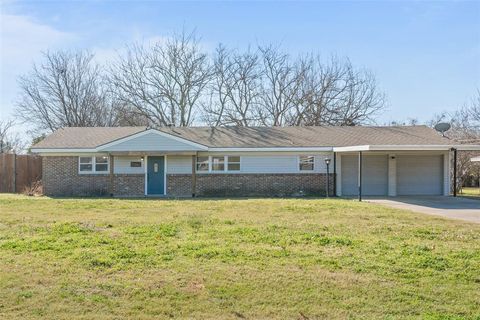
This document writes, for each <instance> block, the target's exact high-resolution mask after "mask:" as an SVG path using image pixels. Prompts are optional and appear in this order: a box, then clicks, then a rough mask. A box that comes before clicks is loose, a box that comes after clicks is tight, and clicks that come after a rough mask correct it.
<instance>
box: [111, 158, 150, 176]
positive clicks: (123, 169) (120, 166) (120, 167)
mask: <svg viewBox="0 0 480 320" xmlns="http://www.w3.org/2000/svg"><path fill="white" fill-rule="evenodd" d="M131 161H141V157H140V156H136V157H117V156H115V157H114V159H113V172H114V173H115V174H142V173H145V167H144V161H141V163H142V166H141V167H133V168H132V167H131V166H130V162H131Z"/></svg>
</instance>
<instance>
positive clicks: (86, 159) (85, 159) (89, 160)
mask: <svg viewBox="0 0 480 320" xmlns="http://www.w3.org/2000/svg"><path fill="white" fill-rule="evenodd" d="M80 163H92V157H80Z"/></svg>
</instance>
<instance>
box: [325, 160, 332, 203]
mask: <svg viewBox="0 0 480 320" xmlns="http://www.w3.org/2000/svg"><path fill="white" fill-rule="evenodd" d="M330 161H331V159H330V158H325V164H326V165H327V198H328V196H329V189H330V170H329V166H330Z"/></svg>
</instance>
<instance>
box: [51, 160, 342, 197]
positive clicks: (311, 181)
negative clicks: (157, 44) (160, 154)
mask: <svg viewBox="0 0 480 320" xmlns="http://www.w3.org/2000/svg"><path fill="white" fill-rule="evenodd" d="M326 179H327V175H326V174H323V173H302V174H288V173H287V174H197V186H196V195H197V196H200V197H202V196H204V197H224V196H228V197H245V196H258V197H260V196H265V197H288V196H324V195H325V190H326ZM109 183H110V177H109V175H108V174H78V157H76V156H74V157H44V159H43V184H44V193H45V194H46V195H51V196H102V195H108V194H109ZM144 194H145V179H144V175H143V174H116V175H115V176H114V195H116V196H143V195H144ZM330 194H331V195H333V175H330ZM167 195H168V196H172V197H191V196H192V176H191V175H190V174H167Z"/></svg>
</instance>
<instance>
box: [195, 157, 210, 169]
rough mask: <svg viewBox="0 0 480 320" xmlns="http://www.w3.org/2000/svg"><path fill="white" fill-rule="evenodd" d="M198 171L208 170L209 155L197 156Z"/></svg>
mask: <svg viewBox="0 0 480 320" xmlns="http://www.w3.org/2000/svg"><path fill="white" fill-rule="evenodd" d="M197 171H200V172H202V171H203V172H205V171H208V157H197Z"/></svg>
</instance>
